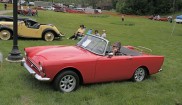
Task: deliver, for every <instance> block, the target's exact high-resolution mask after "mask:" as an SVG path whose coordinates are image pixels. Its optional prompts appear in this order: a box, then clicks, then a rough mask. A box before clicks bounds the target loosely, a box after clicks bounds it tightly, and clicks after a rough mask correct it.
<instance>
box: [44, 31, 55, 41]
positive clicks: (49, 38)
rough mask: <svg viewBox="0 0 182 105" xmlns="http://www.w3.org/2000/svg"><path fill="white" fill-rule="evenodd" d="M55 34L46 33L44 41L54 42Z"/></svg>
mask: <svg viewBox="0 0 182 105" xmlns="http://www.w3.org/2000/svg"><path fill="white" fill-rule="evenodd" d="M54 37H55V36H54V33H53V32H51V31H48V32H45V33H44V36H43V38H44V40H45V41H53V40H54Z"/></svg>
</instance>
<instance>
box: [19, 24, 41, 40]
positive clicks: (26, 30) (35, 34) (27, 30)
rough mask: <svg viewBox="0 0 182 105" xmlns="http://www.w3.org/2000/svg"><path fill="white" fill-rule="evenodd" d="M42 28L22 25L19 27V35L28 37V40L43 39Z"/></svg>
mask: <svg viewBox="0 0 182 105" xmlns="http://www.w3.org/2000/svg"><path fill="white" fill-rule="evenodd" d="M41 32H42V31H41V28H39V29H36V28H32V27H28V26H26V25H25V23H20V24H19V25H18V35H19V36H22V37H28V38H41V37H42V33H41Z"/></svg>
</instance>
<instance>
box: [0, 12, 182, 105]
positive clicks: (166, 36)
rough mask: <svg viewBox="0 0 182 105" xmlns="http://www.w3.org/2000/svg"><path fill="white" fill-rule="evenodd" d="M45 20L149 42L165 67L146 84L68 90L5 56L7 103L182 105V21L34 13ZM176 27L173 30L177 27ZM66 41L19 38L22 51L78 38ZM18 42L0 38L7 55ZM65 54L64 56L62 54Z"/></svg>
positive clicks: (1, 98)
mask: <svg viewBox="0 0 182 105" xmlns="http://www.w3.org/2000/svg"><path fill="white" fill-rule="evenodd" d="M33 18H34V19H36V20H37V21H39V22H40V23H51V24H54V25H56V26H57V27H58V29H59V30H60V31H61V32H63V33H65V34H66V38H67V37H68V36H71V35H72V34H73V33H74V32H75V31H76V29H77V28H78V27H79V25H80V24H84V25H85V26H86V27H87V29H89V28H92V29H98V30H99V31H101V30H102V29H105V30H106V31H107V39H108V40H110V41H111V42H112V43H113V42H116V41H121V43H122V45H133V46H145V47H148V48H151V49H152V50H153V52H152V54H157V55H164V56H165V62H164V65H163V71H162V72H160V73H158V74H155V75H152V76H151V77H150V78H148V79H146V80H145V81H143V82H140V83H134V82H131V81H121V82H111V83H100V84H91V85H84V86H81V88H79V89H78V90H77V91H75V92H72V93H68V94H63V93H60V92H58V91H54V90H53V88H52V87H51V85H50V84H49V83H44V82H39V81H37V80H36V79H34V78H33V77H32V76H31V75H30V74H29V73H28V72H27V71H26V70H25V69H24V68H23V67H21V66H20V64H19V63H9V62H7V61H5V60H4V62H3V63H2V68H0V104H1V105H182V89H181V87H182V75H181V68H182V48H181V47H182V30H181V29H182V25H181V24H174V23H172V24H171V23H169V22H159V21H152V20H148V19H146V18H139V17H131V16H130V17H127V16H126V18H125V22H122V21H121V17H118V16H110V15H105V14H103V15H98V16H96V15H82V14H69V13H56V12H51V11H40V12H39V16H38V17H33ZM173 27H175V28H174V31H173V34H172V30H173ZM66 38H65V39H63V40H62V41H60V40H55V41H53V42H45V41H43V40H41V39H40V40H34V39H19V42H18V43H19V49H20V51H21V53H22V54H23V48H25V47H30V46H40V45H74V44H76V43H77V41H72V40H67V39H66ZM12 43H13V42H12V40H9V41H2V40H0V52H2V53H3V55H4V58H5V57H7V56H8V53H9V52H10V51H11V49H12ZM60 56H61V55H60Z"/></svg>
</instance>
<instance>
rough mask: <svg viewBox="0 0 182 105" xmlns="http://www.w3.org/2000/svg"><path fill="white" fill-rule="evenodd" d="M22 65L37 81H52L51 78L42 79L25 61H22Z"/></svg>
mask: <svg viewBox="0 0 182 105" xmlns="http://www.w3.org/2000/svg"><path fill="white" fill-rule="evenodd" d="M21 65H22V66H24V67H25V68H26V69H27V71H28V72H29V73H30V74H32V75H33V76H34V77H35V78H36V79H37V80H39V81H50V80H51V79H50V78H42V77H41V76H40V75H38V74H37V73H36V72H35V71H34V70H33V69H32V68H30V67H29V66H28V65H27V63H26V62H25V61H24V60H22V62H21Z"/></svg>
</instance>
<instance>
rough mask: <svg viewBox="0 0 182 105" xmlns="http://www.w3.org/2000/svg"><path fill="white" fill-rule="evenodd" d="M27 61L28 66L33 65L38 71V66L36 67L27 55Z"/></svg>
mask: <svg viewBox="0 0 182 105" xmlns="http://www.w3.org/2000/svg"><path fill="white" fill-rule="evenodd" d="M27 61H28V62H29V63H30V67H31V68H32V67H34V68H35V69H37V70H38V71H39V67H37V66H36V65H35V64H34V63H33V62H32V61H31V60H30V59H29V58H28V57H27Z"/></svg>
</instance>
